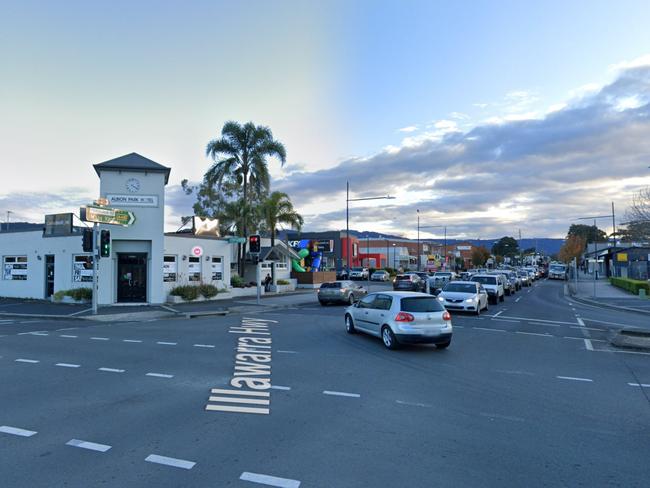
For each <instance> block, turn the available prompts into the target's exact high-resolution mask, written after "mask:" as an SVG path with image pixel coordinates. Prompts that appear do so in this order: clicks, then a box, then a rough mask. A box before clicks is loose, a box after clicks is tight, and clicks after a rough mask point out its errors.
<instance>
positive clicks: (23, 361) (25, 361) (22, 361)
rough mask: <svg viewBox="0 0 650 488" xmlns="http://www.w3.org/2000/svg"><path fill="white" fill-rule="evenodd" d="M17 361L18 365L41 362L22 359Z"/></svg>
mask: <svg viewBox="0 0 650 488" xmlns="http://www.w3.org/2000/svg"><path fill="white" fill-rule="evenodd" d="M15 361H16V362H17V363H40V361H39V360H37V359H22V358H20V359H16V360H15Z"/></svg>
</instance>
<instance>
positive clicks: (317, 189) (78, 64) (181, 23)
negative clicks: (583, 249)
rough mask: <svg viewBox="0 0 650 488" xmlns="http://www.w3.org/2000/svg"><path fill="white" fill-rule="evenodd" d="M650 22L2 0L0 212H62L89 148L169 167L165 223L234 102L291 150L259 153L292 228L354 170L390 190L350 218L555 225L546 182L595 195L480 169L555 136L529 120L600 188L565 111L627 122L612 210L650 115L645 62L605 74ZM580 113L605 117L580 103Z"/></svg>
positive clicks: (627, 16) (600, 9) (601, 150)
mask: <svg viewBox="0 0 650 488" xmlns="http://www.w3.org/2000/svg"><path fill="white" fill-rule="evenodd" d="M648 25H650V4H648V3H647V2H643V1H621V2H616V3H614V2H594V1H590V2H577V1H570V2H549V1H546V2H532V1H518V2H515V1H511V2H487V1H472V2H445V3H442V2H424V1H423V2H413V1H399V2H398V1H395V2H362V1H355V2H346V1H331V2H310V1H302V2H299V1H295V2H265V1H249V2H214V1H213V2H198V1H194V2H192V1H188V2H182V3H180V2H160V1H156V2H154V1H138V2H125V1H113V2H105V3H98V2H72V1H71V2H63V3H58V4H55V3H53V2H30V1H21V2H17V1H16V2H3V1H0V79H2V83H1V84H0V133H2V134H3V137H1V138H0V161H1V167H2V178H0V214H4V211H5V210H13V211H14V212H15V215H16V218H20V217H22V218H24V219H30V220H40V219H42V214H43V213H46V212H51V211H69V210H71V207H73V208H74V206H76V205H78V204H79V203H83V202H84V201H87V200H88V199H90V198H93V197H95V196H97V195H96V192H97V189H98V181H97V179H96V176H95V174H94V171H93V170H92V167H91V164H93V163H96V162H100V161H104V160H107V159H111V158H113V157H116V156H118V155H121V154H125V153H128V152H131V151H136V152H139V153H141V154H143V155H144V156H147V157H149V158H152V159H154V160H156V161H159V162H161V163H163V164H167V165H170V166H171V167H172V177H171V180H170V186H169V188H168V202H169V209H168V227H169V228H173V227H174V225H175V222H177V221H178V217H179V216H180V215H184V214H188V213H189V208H190V205H191V201H190V200H188V199H187V198H183V197H182V196H181V195H180V192H179V189H178V184H179V182H180V180H181V179H183V178H189V179H190V180H192V181H197V180H198V179H200V177H201V175H202V174H203V172H204V171H205V170H206V169H207V167H208V165H209V161H207V159H206V158H205V156H204V148H205V144H206V143H207V141H208V140H209V139H210V138H212V137H214V136H215V135H216V134H217V132H218V131H219V130H220V128H221V126H222V125H223V123H224V122H225V121H226V120H230V119H234V120H239V121H247V120H253V121H255V122H256V123H260V124H265V125H269V126H270V127H271V128H272V129H273V131H274V134H275V135H276V137H277V138H278V139H280V140H281V141H283V142H284V143H285V145H286V146H287V150H288V164H287V165H286V166H285V168H283V169H280V167H279V165H277V164H276V163H272V164H271V169H272V173H273V175H274V176H275V177H276V180H275V181H276V183H275V186H276V187H277V188H282V189H286V190H287V191H289V192H290V194H291V196H292V197H293V198H294V202H295V203H296V205H297V207H298V209H299V210H300V211H301V212H302V213H304V214H305V216H306V220H307V228H310V229H314V230H315V229H322V228H336V227H342V225H343V222H342V220H341V211H342V209H343V207H344V200H342V198H341V197H342V192H343V191H344V188H345V180H346V179H351V181H352V184H353V189H359V190H358V191H366V192H367V191H368V187H369V186H370V187H371V188H370V190H372V189H373V187H374V188H376V189H377V191H379V192H380V193H385V192H391V194H395V195H396V196H397V197H398V198H397V199H396V200H395V201H394V202H391V206H390V207H388V206H386V204H385V202H378V203H376V204H374V205H369V206H368V207H364V208H358V209H356V210H355V212H356V220H355V222H354V227H355V228H358V229H361V230H364V229H368V230H377V231H380V232H384V231H385V232H392V233H406V234H408V235H411V234H412V233H413V229H412V227H413V225H412V224H413V222H410V220H414V219H415V218H414V217H413V218H412V219H409V218H407V217H404V215H410V213H413V215H415V214H414V211H415V210H414V208H415V207H422V208H421V211H422V214H423V216H424V218H427V219H429V220H431V221H432V222H433V221H435V223H440V222H443V223H450V224H451V223H452V222H459V221H462V225H461V226H458V228H457V229H456V230H455V231H454V233H455V234H457V235H458V236H459V237H462V236H467V237H476V236H478V235H481V236H483V237H499V236H500V235H503V234H513V233H514V232H516V230H517V229H518V228H522V229H523V231H522V232H523V233H524V235H527V236H531V237H532V236H534V235H535V236H545V235H548V236H551V235H552V236H561V235H563V234H564V232H565V230H566V228H568V225H569V224H570V222H569V221H568V220H567V218H566V217H565V218H564V220H562V219H544V220H543V221H541V220H540V219H539V215H540V213H544V212H545V213H547V214H550V213H558V209H557V208H550V207H547V206H545V205H544V204H543V203H542V200H543V196H544V195H545V194H553V195H554V196H555V199H556V203H557V204H558V205H560V204H562V205H564V206H565V208H567V206H568V207H569V208H571V212H572V214H573V213H575V214H577V215H582V214H584V213H585V212H586V213H591V211H592V210H593V205H594V204H595V202H594V201H593V200H592V199H591V198H590V193H588V192H587V193H584V194H582V193H580V192H578V193H577V194H576V193H575V192H574V193H567V194H560V193H558V188H557V183H555V182H554V181H553V178H541V179H536V178H530V180H532V181H531V183H530V184H531V185H532V186H534V187H536V193H535V192H533V193H534V194H532V193H530V192H519V193H518V192H513V191H506V190H504V189H501V190H499V191H496V190H494V188H493V186H494V185H492V183H493V182H491V181H489V180H491V179H497V180H503V179H504V178H509V177H511V176H512V173H513V172H515V173H516V174H521V173H526V172H527V168H530V167H531V166H530V165H531V164H532V163H531V160H532V159H533V158H535V157H537V159H536V161H537V162H538V163H539V161H550V160H551V159H552V158H551V154H553V155H555V153H554V150H555V149H554V146H553V141H548V140H545V139H543V137H541V134H542V133H538V132H536V131H545V133H553V134H555V137H557V138H561V139H562V140H566V141H567V142H566V144H567V147H566V148H565V152H564V153H563V154H562V155H561V157H560V158H559V159H557V160H553V161H554V162H553V161H551V162H550V163H548V164H549V166H548V167H547V168H548V171H556V172H558V171H559V170H558V162H562V164H564V165H565V166H568V167H570V168H572V169H571V171H570V174H568V175H567V176H566V181H567V182H568V183H567V184H568V185H569V186H570V187H571V188H572V189H573V187H575V188H576V189H578V190H579V189H584V188H591V189H593V188H598V184H600V183H598V181H597V180H598V178H592V177H591V176H587V175H588V174H589V175H591V174H593V171H592V172H591V173H589V172H587V169H588V168H590V169H591V170H593V168H591V167H589V165H588V161H589V160H591V161H605V159H604V158H605V156H607V157H613V156H612V155H611V154H610V152H609V150H610V149H611V148H610V147H609V146H608V147H605V146H603V145H602V144H601V145H597V144H593V143H592V142H591V141H592V139H589V135H585V134H583V135H581V136H579V137H578V136H576V124H577V125H578V126H580V127H582V126H583V125H584V126H589V127H591V128H592V130H594V131H595V132H594V134H592V137H596V135H598V137H600V138H602V139H603V140H611V144H612V145H613V146H616V144H617V143H618V142H620V141H623V140H625V141H629V137H630V134H635V136H636V137H635V138H633V139H632V141H631V142H630V144H628V145H627V146H626V150H625V151H624V152H625V157H626V159H625V160H624V161H623V160H621V161H620V163H617V160H616V158H614V159H609V160H608V161H610V162H609V165H610V167H612V165H613V168H616V167H617V164H618V165H619V167H620V168H621V172H620V173H621V175H625V177H626V179H624V181H623V180H621V181H622V182H619V184H618V185H615V187H611V188H610V189H609V192H608V193H607V192H606V195H605V194H604V193H601V196H602V195H605V196H606V198H608V199H609V198H612V199H615V200H616V202H617V206H619V207H620V208H624V207H625V206H626V205H627V204H628V203H629V200H630V199H631V195H632V193H633V192H634V191H635V190H636V189H638V188H640V187H642V186H644V185H648V184H650V179H649V178H647V177H646V175H643V174H641V173H635V168H636V166H634V165H631V166H629V167H628V163H629V161H635V162H636V161H638V163H639V165H640V168H641V169H640V170H639V171H641V170H642V169H646V171H647V168H645V166H647V164H645V166H643V163H642V161H643V159H644V158H645V157H646V156H648V152H647V151H648V150H647V147H646V146H645V145H644V144H643V141H640V140H639V138H640V139H645V138H648V139H650V130H649V129H648V127H650V126H648V125H644V124H641V126H639V117H640V116H642V114H641V115H639V113H638V111H639V103H641V102H639V100H640V101H644V100H646V98H645V97H646V96H647V94H648V93H647V91H650V90H649V89H648V88H647V85H646V84H645V83H643V82H641V81H642V80H645V76H646V74H645V72H638V71H636V72H634V73H635V76H633V77H632V78H633V79H634V80H636V81H635V83H633V89H634V90H637V92H634V93H631V92H630V91H629V90H628V89H627V88H622V87H621V83H618V84H617V80H621V79H622V80H625V79H630V77H629V76H627V74H629V73H630V71H629V70H630V69H637V68H632V66H637V65H641V66H646V65H650V60H647V62H646V61H640V62H639V61H637V62H636V63H632V61H633V60H638V59H639V58H642V59H645V58H643V56H647V55H648V54H650V36H648V27H647V26H648ZM626 62H627V63H628V64H625V63H626ZM626 76H627V77H626ZM607 87H609V91H607V90H606V89H607ZM603 90H605V92H603ZM614 92H615V93H616V94H615V95H612V96H610V98H608V99H607V100H609V101H608V102H607V103H609V105H608V106H607V107H608V108H607V109H602V110H601V109H600V108H602V107H601V106H600V105H599V104H602V101H603V100H604V99H605V94H607V93H609V94H610V95H611V93H614ZM599 94H600V95H601V96H599ZM611 100H615V102H611ZM625 100H627V102H626V101H625ZM629 100H633V101H634V100H636V102H632V103H631V105H630V106H629V107H628V106H627V105H625V103H628V102H629ZM610 102H611V103H610ZM585 106H586V107H588V108H589V109H590V110H591V111H587V112H585V111H584V110H583V112H580V111H579V110H577V108H578V107H583V109H584V107H585ZM598 107H600V108H598ZM621 107H623V108H621ZM626 107H627V109H629V110H630V111H629V112H626V113H623V114H621V110H623V111H624V109H626ZM635 110H636V111H637V112H634V111H635ZM549 113H551V115H548V114H549ZM594 114H596V115H594ZM626 114H627V115H629V116H630V117H632V115H635V116H636V117H637V118H630V117H623V115H626ZM594 116H600V117H602V118H603V121H605V120H610V119H611V118H612V117H613V116H614V118H615V120H616V121H617V122H616V124H618V125H615V126H611V125H607V124H604V123H603V124H600V125H599V124H595V123H594V124H591V125H590V124H587V122H589V121H588V120H586V119H581V117H594ZM643 120H644V121H645V119H643ZM526 121H529V122H526ZM531 121H532V122H531ZM535 121H537V122H535ZM522 124H523V125H522ZM526 124H528V125H526ZM522 127H527V128H528V129H526V130H524V129H522ZM529 129H530V130H529ZM472 131H475V132H472ZM563 131H564V132H563ZM477 133H479V134H483V135H484V137H485V140H486V141H487V140H489V141H490V144H491V146H490V147H491V148H490V150H489V151H483V152H478V153H477V155H476V156H472V158H478V159H477V160H476V164H477V165H478V166H472V164H473V163H472V164H470V162H468V161H460V160H456V163H455V164H456V165H455V166H454V163H452V159H453V158H451V157H450V156H449V159H445V158H442V159H440V154H448V155H449V151H450V150H451V148H452V146H453V144H456V146H457V147H461V146H462V147H463V148H464V149H463V150H465V151H468V150H469V149H472V148H474V149H475V148H476V143H475V142H472V141H475V140H476V139H475V138H473V137H475V136H472V135H471V134H477ZM488 134H489V137H487V135H488ZM513 134H514V135H513ZM460 135H464V139H463V138H461V137H460ZM512 137H517V141H515V142H517V147H516V154H513V153H509V152H508V149H512V148H513V143H512V140H511V138H512ZM571 137H573V139H570V138H571ZM569 140H571V143H572V144H571V145H570V146H571V147H570V148H569V146H568V144H569V142H568V141H569ZM468 141H469V142H470V144H468ZM450 144H451V145H450ZM463 144H464V145H463ZM581 145H582V146H581ZM470 146H471V147H470ZM547 153H548V154H547ZM414 154H418V155H419V158H416V159H414V157H413V155H414ZM478 154H480V156H479V155H478ZM585 154H586V155H587V156H585ZM495 155H496V156H498V157H496V156H495ZM614 156H615V155H614ZM499 158H501V160H499ZM507 158H510V159H508V164H505V163H504V161H505V160H506V159H507ZM470 159H471V158H470ZM427 161H431V164H430V168H429V167H427V165H426V162H427ZM423 162H424V164H423ZM472 162H474V159H472ZM380 163H381V164H380ZM536 164H537V163H536ZM603 164H605V163H603ZM364 165H365V166H364ZM368 165H370V166H368ZM526 165H527V166H526ZM378 167H381V168H382V171H383V172H384V173H385V176H386V179H381V178H377V177H376V176H377V175H375V174H373V169H374V168H378ZM506 167H507V168H509V169H508V171H509V173H504V172H505V171H506V170H505V168H506ZM488 168H489V170H488ZM468 171H471V172H472V174H466V173H467V172H468ZM535 171H536V172H538V173H541V174H542V175H543V174H544V172H545V166H544V165H543V164H541V163H539V165H538V166H536V169H535ZM479 173H481V174H482V173H485V175H486V176H485V178H482V179H481V180H480V181H474V182H473V183H472V180H471V178H470V177H471V176H475V175H476V174H479ZM596 173H597V171H596ZM25 175H29V178H26V177H25ZM463 175H465V176H467V178H464V179H463V178H461V176H463ZM576 175H582V178H574V176H576ZM405 176H406V177H405ZM292 180H294V181H295V182H297V181H299V182H300V184H301V185H302V186H301V187H296V185H295V184H294V182H292ZM461 180H462V181H461ZM398 181H399V182H400V183H399V184H396V183H395V182H398ZM416 182H417V183H422V182H428V184H427V185H424V186H423V185H420V187H417V185H414V184H413V183H416ZM470 183H472V184H470ZM513 184H514V182H513ZM516 184H517V185H524V184H525V180H521V181H520V180H517V182H516ZM454 185H455V188H457V189H458V188H465V190H463V192H459V191H456V190H454ZM544 185H546V186H544ZM305 189H307V190H309V191H304V190H305ZM493 191H496V193H493ZM44 192H47V195H48V197H47V199H44V198H43V194H44ZM591 193H593V191H592V192H591ZM576 195H577V196H576ZM472 205H475V207H472ZM442 208H444V209H445V211H444V212H442V211H440V209H442ZM603 210H606V208H603ZM533 216H535V219H536V222H535V223H534V225H533V224H531V219H532V218H533Z"/></svg>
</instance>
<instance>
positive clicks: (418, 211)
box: [415, 208, 420, 271]
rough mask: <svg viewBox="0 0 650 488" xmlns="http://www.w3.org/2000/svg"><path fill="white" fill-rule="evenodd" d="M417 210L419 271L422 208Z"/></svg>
mask: <svg viewBox="0 0 650 488" xmlns="http://www.w3.org/2000/svg"><path fill="white" fill-rule="evenodd" d="M415 211H416V212H417V213H418V271H420V209H419V208H418V209H416V210H415Z"/></svg>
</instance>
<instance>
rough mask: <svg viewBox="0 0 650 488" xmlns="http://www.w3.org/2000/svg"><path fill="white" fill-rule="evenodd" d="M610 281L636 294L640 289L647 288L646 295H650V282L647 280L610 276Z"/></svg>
mask: <svg viewBox="0 0 650 488" xmlns="http://www.w3.org/2000/svg"><path fill="white" fill-rule="evenodd" d="M609 282H610V283H611V284H612V285H614V286H617V287H618V288H623V289H624V290H627V291H629V292H632V293H634V294H635V295H638V294H639V290H645V292H646V295H650V284H649V283H648V282H647V281H642V280H631V279H629V278H610V279H609Z"/></svg>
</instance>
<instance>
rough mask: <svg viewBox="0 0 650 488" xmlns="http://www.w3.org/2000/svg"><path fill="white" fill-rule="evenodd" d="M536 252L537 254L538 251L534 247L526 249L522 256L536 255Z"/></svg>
mask: <svg viewBox="0 0 650 488" xmlns="http://www.w3.org/2000/svg"><path fill="white" fill-rule="evenodd" d="M535 252H537V249H535V248H534V247H527V248H526V249H524V250H523V251H521V254H535Z"/></svg>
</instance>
